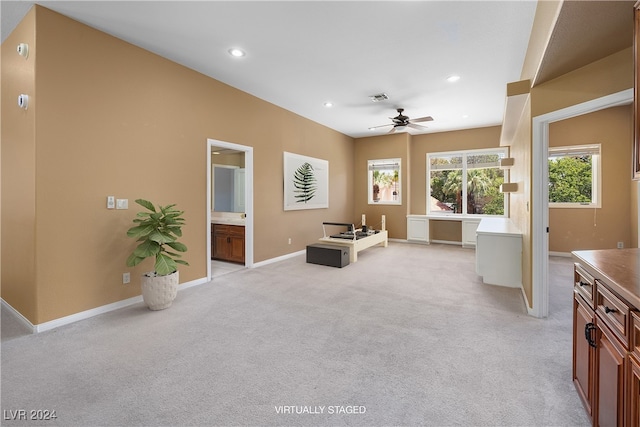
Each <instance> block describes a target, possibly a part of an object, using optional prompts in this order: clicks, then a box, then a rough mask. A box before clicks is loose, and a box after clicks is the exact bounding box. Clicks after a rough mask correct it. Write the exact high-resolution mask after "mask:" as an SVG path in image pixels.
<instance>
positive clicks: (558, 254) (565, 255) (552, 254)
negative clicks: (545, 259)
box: [549, 251, 571, 258]
mask: <svg viewBox="0 0 640 427" xmlns="http://www.w3.org/2000/svg"><path fill="white" fill-rule="evenodd" d="M549 256H562V257H566V258H571V253H570V252H552V251H549Z"/></svg>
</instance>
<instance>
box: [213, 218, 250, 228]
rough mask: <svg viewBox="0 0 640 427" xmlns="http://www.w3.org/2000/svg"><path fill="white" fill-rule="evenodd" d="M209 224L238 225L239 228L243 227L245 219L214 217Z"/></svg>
mask: <svg viewBox="0 0 640 427" xmlns="http://www.w3.org/2000/svg"><path fill="white" fill-rule="evenodd" d="M211 224H223V225H240V226H243V227H244V225H245V219H244V218H238V217H220V216H214V217H211Z"/></svg>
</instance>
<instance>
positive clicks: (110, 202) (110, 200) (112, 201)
mask: <svg viewBox="0 0 640 427" xmlns="http://www.w3.org/2000/svg"><path fill="white" fill-rule="evenodd" d="M115 207H116V198H115V197H114V196H107V209H115Z"/></svg>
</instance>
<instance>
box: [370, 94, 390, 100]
mask: <svg viewBox="0 0 640 427" xmlns="http://www.w3.org/2000/svg"><path fill="white" fill-rule="evenodd" d="M369 98H371V100H372V101H373V102H380V101H386V100H387V99H389V96H388V95H387V94H386V93H378V94H376V95H371V96H370V97H369Z"/></svg>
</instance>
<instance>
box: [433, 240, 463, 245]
mask: <svg viewBox="0 0 640 427" xmlns="http://www.w3.org/2000/svg"><path fill="white" fill-rule="evenodd" d="M431 243H440V244H441V245H455V246H462V242H453V241H451V240H431Z"/></svg>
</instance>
